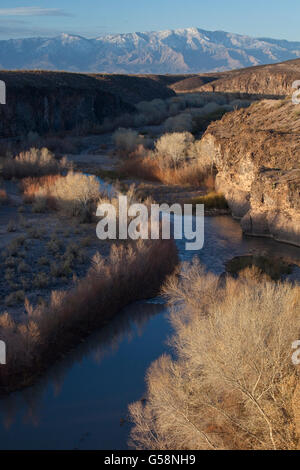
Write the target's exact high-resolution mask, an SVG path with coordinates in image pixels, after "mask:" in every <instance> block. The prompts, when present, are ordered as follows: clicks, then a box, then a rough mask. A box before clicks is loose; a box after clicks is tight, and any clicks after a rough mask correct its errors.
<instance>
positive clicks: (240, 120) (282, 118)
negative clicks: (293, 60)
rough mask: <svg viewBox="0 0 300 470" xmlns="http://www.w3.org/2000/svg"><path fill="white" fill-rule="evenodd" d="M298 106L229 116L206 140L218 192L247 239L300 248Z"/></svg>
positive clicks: (260, 107) (271, 104) (262, 107)
mask: <svg viewBox="0 0 300 470" xmlns="http://www.w3.org/2000/svg"><path fill="white" fill-rule="evenodd" d="M299 108H300V106H295V105H293V104H292V103H291V101H290V100H289V99H286V100H284V101H280V102H278V101H273V100H269V101H267V100H266V101H263V102H260V103H256V104H254V105H252V106H251V107H250V108H248V109H244V110H239V111H235V112H233V113H230V114H227V115H225V116H224V117H223V119H222V120H221V121H219V122H216V123H213V124H211V125H210V126H209V128H208V129H207V131H206V133H205V135H204V136H203V138H202V143H201V150H202V152H201V154H202V158H204V159H206V160H211V162H213V163H214V164H215V166H216V168H217V170H218V174H217V179H216V189H217V190H218V191H220V192H222V193H223V194H224V195H225V197H226V199H227V201H228V204H229V206H230V208H231V210H232V214H233V216H235V217H237V218H240V219H241V224H242V228H243V230H244V232H245V233H247V234H249V235H259V236H267V237H273V238H274V239H276V240H278V241H282V242H287V243H292V244H295V245H298V246H300V113H299Z"/></svg>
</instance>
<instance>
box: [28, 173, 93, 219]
mask: <svg viewBox="0 0 300 470" xmlns="http://www.w3.org/2000/svg"><path fill="white" fill-rule="evenodd" d="M21 187H22V191H23V197H24V201H25V202H31V203H33V211H34V212H45V211H46V210H47V209H56V210H58V211H60V212H61V213H62V214H64V215H67V216H70V217H78V218H79V220H80V221H81V222H90V221H91V220H92V219H93V215H94V214H95V211H96V203H97V200H98V198H99V195H100V183H99V181H98V180H97V178H96V177H95V176H88V175H84V174H82V173H74V172H73V171H69V172H68V173H67V175H66V176H62V175H49V176H43V177H39V178H25V179H23V180H22V183H21Z"/></svg>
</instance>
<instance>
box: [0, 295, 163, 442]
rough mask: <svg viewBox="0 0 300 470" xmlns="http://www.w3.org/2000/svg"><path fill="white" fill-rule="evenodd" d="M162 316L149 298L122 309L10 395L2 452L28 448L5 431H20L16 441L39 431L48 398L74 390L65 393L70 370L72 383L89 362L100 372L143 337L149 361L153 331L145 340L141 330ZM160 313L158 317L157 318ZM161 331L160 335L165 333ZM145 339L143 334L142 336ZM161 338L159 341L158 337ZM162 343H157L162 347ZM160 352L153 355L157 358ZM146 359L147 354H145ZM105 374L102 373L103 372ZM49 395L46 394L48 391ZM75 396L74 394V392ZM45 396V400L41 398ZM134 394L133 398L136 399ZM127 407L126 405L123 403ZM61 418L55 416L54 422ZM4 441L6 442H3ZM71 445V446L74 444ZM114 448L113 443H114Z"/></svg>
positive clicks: (157, 302) (2, 408) (2, 404)
mask: <svg viewBox="0 0 300 470" xmlns="http://www.w3.org/2000/svg"><path fill="white" fill-rule="evenodd" d="M163 313H165V307H164V304H163V302H162V300H161V299H153V300H150V301H146V302H139V303H135V304H133V305H131V306H130V307H128V308H126V309H124V310H123V311H122V312H121V313H120V314H119V315H118V316H117V317H116V318H115V319H114V320H113V321H111V322H110V323H109V324H108V325H107V326H105V327H104V328H102V329H101V330H99V331H97V332H95V333H93V334H92V335H91V336H90V337H89V338H88V340H86V341H84V342H82V343H81V344H80V345H79V346H78V347H77V348H76V349H74V350H73V351H72V352H71V353H70V354H68V355H66V356H65V357H64V358H63V359H62V360H61V361H60V362H59V363H57V364H56V365H55V366H53V367H52V368H51V369H50V370H49V371H48V373H47V374H45V375H44V376H43V377H42V378H41V379H40V380H39V381H38V382H37V383H36V385H35V386H33V387H30V388H28V389H25V390H23V391H21V392H16V393H13V394H11V395H9V396H7V397H5V398H4V399H2V400H1V401H0V416H1V419H2V425H3V428H2V432H1V430H0V447H1V448H3V449H6V448H14V447H15V446H16V447H15V448H28V447H27V446H25V447H24V441H23V442H22V441H19V442H18V433H16V432H14V439H16V441H15V442H12V441H9V440H8V439H7V438H6V437H5V436H6V434H5V430H6V431H8V430H10V429H15V428H16V427H17V428H18V431H20V429H21V433H20V438H21V439H22V435H23V438H24V432H25V431H26V429H27V430H28V429H32V428H39V427H40V426H42V427H43V425H44V423H43V418H44V416H43V415H44V408H45V405H46V406H47V401H46V402H45V398H46V400H48V402H49V395H51V396H52V397H51V398H50V400H51V401H52V402H55V401H58V402H59V401H60V396H61V395H65V393H70V394H71V395H72V394H74V390H73V391H70V390H68V384H67V385H66V387H67V388H66V389H65V382H68V375H69V373H70V371H73V373H75V376H76V380H80V371H82V368H84V367H85V366H86V365H87V363H89V364H91V363H93V370H97V369H98V370H99V372H100V373H101V363H102V362H103V361H104V360H105V359H107V358H108V357H114V358H118V351H119V349H120V345H123V346H124V345H127V346H128V345H131V346H133V348H134V345H135V342H137V343H138V346H139V348H140V341H141V339H142V337H143V342H144V346H145V347H146V348H147V346H148V349H147V351H148V353H149V354H150V356H151V358H152V356H153V346H154V349H155V348H156V347H157V345H156V343H155V337H153V332H152V333H151V332H150V336H149V335H148V339H147V337H146V338H145V336H143V334H144V332H145V327H146V325H147V324H149V322H150V320H151V318H153V317H155V316H157V317H158V318H157V319H158V320H160V321H161V322H162V323H164V322H165V319H164V318H163V315H162V314H163ZM159 314H160V315H159ZM165 329H166V328H164V334H165ZM146 336H147V335H146ZM160 339H161V338H160ZM162 344H163V342H162V341H161V342H160V345H162ZM161 352H162V351H158V352H157V356H159V354H160V353H161ZM139 354H140V358H141V362H143V360H145V357H143V353H141V352H139V351H138V350H137V351H136V358H138V357H139V356H138V355H139ZM146 356H147V355H146ZM150 362H151V359H150V360H148V358H147V360H146V364H143V367H144V368H145V369H144V370H146V368H147V366H148V365H149V363H150ZM114 364H115V368H114V370H110V373H112V374H118V373H119V372H120V370H119V369H120V368H122V367H123V363H122V362H121V361H120V362H119V365H118V361H114ZM105 372H106V371H105ZM140 378H141V382H143V381H144V375H143V374H142V375H141V377H140ZM98 379H99V383H101V381H102V380H106V379H107V374H106V373H105V375H104V376H103V377H101V376H100V374H99V376H98ZM134 385H135V384H134V383H133V382H131V385H130V386H131V387H132V388H134ZM50 390H51V393H50V394H49V391H50ZM136 390H137V392H138V393H141V387H140V386H137V388H136ZM75 393H76V391H75ZM45 396H46V397H45ZM137 398H138V395H137V396H135V397H133V399H137ZM126 405H127V402H126ZM122 411H123V412H126V407H123V410H122ZM61 418H62V417H59V416H58V417H57V419H58V421H59V420H60V419H61ZM121 418H122V415H121V412H120V414H119V416H118V419H116V420H115V422H114V425H115V426H116V427H119V421H120V419H121ZM5 441H6V442H5ZM124 444H125V445H126V439H124ZM74 445H75V444H74ZM116 445H118V444H117V442H116ZM62 448H64V446H62Z"/></svg>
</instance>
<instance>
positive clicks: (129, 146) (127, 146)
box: [113, 129, 142, 155]
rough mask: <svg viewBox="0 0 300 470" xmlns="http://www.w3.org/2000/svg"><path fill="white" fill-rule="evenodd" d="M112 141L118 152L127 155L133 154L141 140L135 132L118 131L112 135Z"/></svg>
mask: <svg viewBox="0 0 300 470" xmlns="http://www.w3.org/2000/svg"><path fill="white" fill-rule="evenodd" d="M113 141H114V144H115V146H116V148H117V150H118V151H119V152H121V153H124V154H125V155H128V154H130V153H132V152H134V151H135V150H136V149H137V147H138V146H139V145H140V144H141V143H142V138H141V137H140V136H139V134H138V133H137V131H133V130H132V129H118V130H117V131H116V132H115V133H114V134H113Z"/></svg>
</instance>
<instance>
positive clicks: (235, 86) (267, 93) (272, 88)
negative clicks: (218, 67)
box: [172, 59, 300, 98]
mask: <svg viewBox="0 0 300 470" xmlns="http://www.w3.org/2000/svg"><path fill="white" fill-rule="evenodd" d="M299 77H300V59H296V60H291V61H287V62H282V63H279V64H272V65H262V66H256V67H250V68H246V69H241V70H232V71H230V72H222V73H215V74H203V75H196V76H192V77H186V78H184V79H183V80H180V81H178V82H176V83H175V84H173V85H172V88H173V89H174V90H175V91H176V92H179V93H183V92H215V93H233V94H240V95H245V94H246V95H258V96H260V97H266V98H267V97H276V96H282V97H283V96H286V95H287V94H290V93H292V91H293V90H292V84H293V82H294V81H295V80H299V79H300V78H299Z"/></svg>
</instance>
